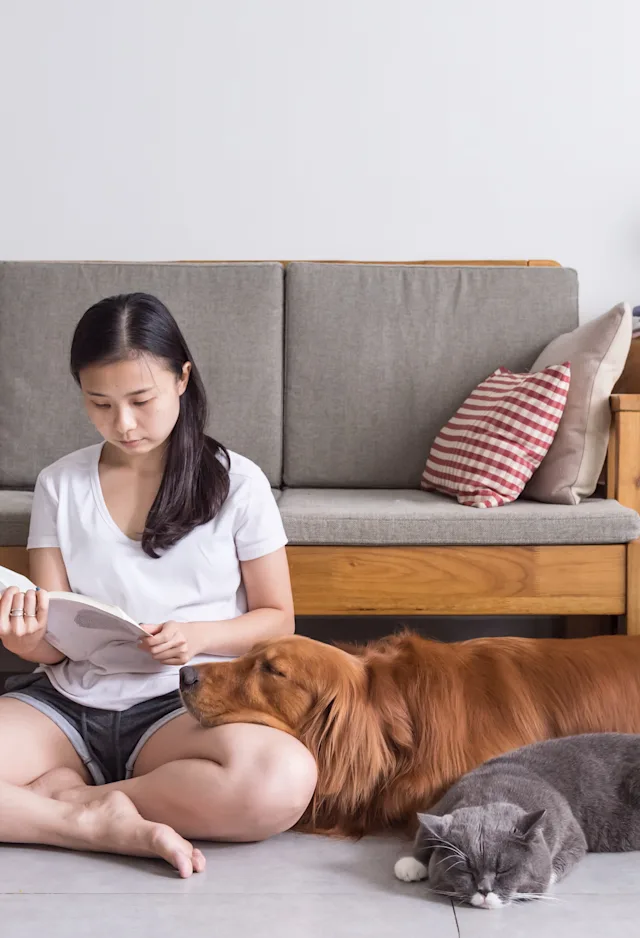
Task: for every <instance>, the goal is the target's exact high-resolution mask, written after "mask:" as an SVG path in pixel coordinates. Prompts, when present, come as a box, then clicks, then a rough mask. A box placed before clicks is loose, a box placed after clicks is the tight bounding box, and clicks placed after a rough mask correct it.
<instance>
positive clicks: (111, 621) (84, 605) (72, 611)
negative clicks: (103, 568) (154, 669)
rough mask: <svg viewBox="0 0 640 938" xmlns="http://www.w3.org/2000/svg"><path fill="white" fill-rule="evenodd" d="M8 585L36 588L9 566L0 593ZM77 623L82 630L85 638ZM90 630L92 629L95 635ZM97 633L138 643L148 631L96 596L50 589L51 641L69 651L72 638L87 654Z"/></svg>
mask: <svg viewBox="0 0 640 938" xmlns="http://www.w3.org/2000/svg"><path fill="white" fill-rule="evenodd" d="M9 586H17V587H18V589H20V590H22V592H23V593H24V592H26V591H27V590H33V589H35V588H36V586H35V584H34V583H32V582H31V580H29V579H28V577H26V576H22V574H20V573H15V572H14V571H13V570H8V569H7V568H6V567H0V592H2V591H3V590H6V589H7V588H8V587H9ZM21 602H22V600H21ZM74 625H76V626H79V627H80V629H82V630H83V633H84V634H83V638H84V641H83V640H82V638H81V637H80V634H79V633H78V630H76V629H75V628H74ZM71 632H73V633H75V636H73V638H72V636H71V635H70V633H71ZM91 632H93V637H92V636H91ZM98 632H99V633H101V636H102V638H104V637H105V633H108V635H109V636H110V637H111V639H112V640H113V639H115V640H119V641H125V642H126V641H129V642H137V641H138V640H139V639H140V638H144V637H146V636H147V635H148V634H149V633H148V632H145V630H144V629H142V628H140V626H139V625H138V623H137V622H134V621H133V619H132V618H131V617H130V616H128V615H127V614H126V612H123V611H122V609H119V608H118V606H108V605H106V604H105V603H101V602H99V600H97V599H91V598H90V597H88V596H81V595H80V594H79V593H67V592H64V591H60V590H51V592H50V593H49V615H48V617H47V632H46V638H47V641H48V642H50V643H51V644H52V645H54V646H55V647H56V648H59V649H60V650H61V651H63V652H65V654H66V653H67V652H66V648H67V646H68V644H69V639H71V640H72V644H73V645H74V650H77V651H78V652H79V651H80V649H79V648H75V646H77V645H78V644H80V645H82V646H83V649H82V654H80V655H79V657H84V656H85V655H86V654H89V649H90V648H92V647H93V645H94V643H95V639H96V638H98V636H97V634H96V633H98ZM74 657H76V655H74Z"/></svg>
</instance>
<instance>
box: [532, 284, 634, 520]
mask: <svg viewBox="0 0 640 938" xmlns="http://www.w3.org/2000/svg"><path fill="white" fill-rule="evenodd" d="M631 326H632V317H631V308H630V307H629V305H628V304H627V303H619V304H618V305H617V306H614V307H613V309H611V310H609V312H608V313H605V314H604V316H600V317H599V318H598V319H593V320H591V322H587V323H585V324H584V326H579V327H578V328H577V329H574V331H573V332H567V333H566V334H565V335H561V336H558V338H557V339H554V340H553V342H550V343H549V345H547V347H546V349H545V350H544V351H543V352H542V353H541V354H540V355H539V356H538V357H537V358H536V360H535V362H534V363H533V365H532V366H531V371H532V372H534V371H542V369H543V368H546V367H547V366H548V365H553V364H556V365H557V364H560V363H561V362H565V361H568V362H570V363H571V385H570V387H569V395H568V397H567V406H566V407H565V409H564V413H563V415H562V419H561V421H560V426H559V427H558V432H557V434H556V436H555V439H554V441H553V443H552V444H551V447H550V449H549V452H548V453H547V455H546V456H545V458H544V459H543V460H542V463H541V464H540V468H539V469H538V470H537V471H536V472H535V473H534V474H533V476H532V477H531V480H530V481H529V482H528V484H527V485H526V487H525V490H524V493H523V494H524V497H525V498H533V499H536V500H537V501H539V502H556V503H558V504H561V505H577V504H578V503H579V502H580V501H581V500H582V499H583V498H588V496H589V495H593V492H594V491H595V488H596V485H597V483H598V477H599V476H600V472H601V470H602V466H603V465H604V460H605V456H606V454H607V444H608V442H609V425H610V422H611V412H610V407H609V396H610V394H611V391H612V390H613V386H614V384H615V383H616V381H617V380H618V378H619V377H620V375H621V374H622V370H623V368H624V365H625V362H626V360H627V355H628V354H629V347H630V345H631Z"/></svg>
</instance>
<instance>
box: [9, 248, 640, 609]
mask: <svg viewBox="0 0 640 938" xmlns="http://www.w3.org/2000/svg"><path fill="white" fill-rule="evenodd" d="M134 290H144V291H147V292H150V293H154V294H156V295H158V296H159V297H160V298H161V299H162V300H163V301H164V302H165V303H166V304H167V305H168V307H169V308H170V309H171V310H172V312H173V313H174V315H175V316H176V318H177V320H178V322H179V324H180V326H181V327H182V329H183V332H184V333H185V336H186V339H187V342H188V344H189V346H190V347H191V350H192V352H193V355H194V357H195V359H196V362H197V364H198V366H199V368H200V369H201V371H202V375H203V378H204V380H205V382H206V385H207V389H208V393H209V399H210V411H211V413H210V421H209V427H210V431H211V432H212V434H213V435H215V436H216V437H217V438H218V439H220V440H222V441H223V442H224V443H225V444H226V445H227V446H228V447H229V448H231V449H233V450H237V451H239V452H241V453H243V454H244V455H246V456H248V457H250V458H251V459H253V460H255V461H256V462H257V463H258V464H259V465H260V466H261V467H262V469H263V470H264V471H265V473H266V474H267V476H268V478H269V479H270V481H271V484H272V486H273V488H274V490H276V493H277V498H278V504H279V507H280V510H281V513H282V517H283V519H284V524H285V527H286V530H287V533H288V535H289V538H290V544H291V548H290V552H289V555H290V563H291V569H292V577H293V583H294V592H295V595H296V603H297V605H298V611H299V612H305V613H313V614H318V615H322V614H347V613H364V612H366V613H369V614H370V613H372V612H385V613H391V614H401V615H404V614H409V615H410V614H416V613H421V614H429V613H430V612H437V613H438V614H441V613H442V612H445V613H447V612H449V613H456V614H460V613H473V612H477V613H494V612H495V613H506V612H514V613H526V612H531V613H534V612H543V613H550V612H556V613H558V614H572V613H575V614H579V613H587V612H594V613H603V614H604V613H611V614H622V613H625V612H627V611H628V609H627V606H628V596H627V594H628V589H627V572H626V571H627V566H628V563H629V562H630V561H629V556H630V554H629V551H628V548H627V545H629V544H630V543H632V542H634V541H635V540H636V539H638V538H640V517H639V516H638V514H637V512H636V511H635V510H634V509H635V505H633V504H632V505H624V504H621V503H620V500H616V499H615V498H594V499H589V500H588V501H586V502H584V503H583V504H581V505H578V506H564V505H547V504H539V503H536V502H531V501H523V500H521V501H518V502H516V503H514V504H512V505H509V506H506V507H503V508H499V509H493V510H482V511H479V510H474V509H470V508H466V507H461V506H459V505H458V504H457V503H456V502H455V501H453V500H452V499H449V498H446V497H445V496H441V495H437V494H427V493H425V492H422V491H420V489H419V484H420V475H421V472H422V469H423V467H424V463H425V459H426V456H427V453H428V451H429V448H430V445H431V442H432V440H433V438H434V436H435V434H436V433H437V431H438V430H439V428H440V427H441V426H442V424H444V423H445V422H446V421H447V419H448V418H449V417H450V416H451V414H452V413H453V412H454V411H455V410H456V408H457V407H458V406H459V405H460V403H461V402H462V401H463V399H464V398H465V397H466V395H467V394H468V393H469V392H470V391H471V390H472V388H473V387H474V386H475V385H476V384H477V383H478V382H479V381H480V380H482V379H483V378H485V377H486V376H487V375H488V374H489V373H490V372H491V371H492V370H493V369H495V368H496V367H497V366H499V365H505V366H507V367H509V368H511V369H513V370H521V371H522V370H527V369H528V368H529V366H530V365H531V363H532V362H533V361H534V359H535V358H536V356H537V355H538V353H539V352H540V351H541V349H542V348H543V347H544V346H545V345H546V344H547V343H548V342H549V341H550V340H551V339H552V338H554V337H555V336H556V335H558V334H559V333H561V332H566V331H568V330H570V329H572V328H574V327H575V326H576V325H577V324H578V283H577V276H576V273H575V272H574V271H573V270H570V269H566V268H562V267H558V266H527V265H525V266H486V267H478V266H428V265H427V266H425V265H419V264H418V265H411V264H407V265H402V264H357V263H354V264H338V263H335V264H334V263H302V262H300V263H297V262H296V263H294V262H291V263H289V264H287V265H284V264H280V263H154V264H149V263H139V264H133V263H4V264H0V336H1V341H2V361H3V364H2V370H1V371H0V441H1V442H0V563H4V564H5V565H11V564H13V565H14V566H16V565H18V566H20V565H22V568H23V569H24V551H23V549H24V544H25V543H26V536H27V529H28V519H29V511H30V503H31V491H32V488H33V484H34V482H35V478H36V475H37V473H38V472H39V470H40V469H41V468H42V467H43V466H45V465H47V464H48V463H51V462H52V461H54V460H55V459H57V458H58V457H60V456H62V455H63V454H64V453H67V452H69V451H71V450H73V449H76V448H79V447H82V446H85V445H88V444H90V443H92V442H95V441H96V440H97V437H96V435H95V431H93V428H92V427H91V425H90V424H89V421H88V420H87V418H86V416H85V414H84V410H83V407H82V403H81V399H80V394H79V392H78V390H77V388H76V387H75V385H74V383H73V381H72V379H71V377H70V375H69V372H68V350H69V344H70V340H71V335H72V331H73V328H74V326H75V323H76V322H77V320H78V319H79V318H80V316H81V314H82V313H83V311H84V310H85V309H86V308H87V307H88V306H89V305H91V304H92V303H93V302H95V301H96V300H97V299H99V298H100V297H103V296H106V295H109V294H113V293H123V292H129V291H134ZM609 494H612V493H611V492H610V493H609ZM546 548H549V549H552V548H553V549H555V551H556V552H555V554H554V553H553V552H552V551H551V552H550V550H545V549H546ZM589 548H591V550H589ZM560 569H562V571H563V572H562V575H561V576H560V575H559V570H560ZM579 571H581V572H580V575H579V576H578V573H579ZM596 571H600V572H599V573H597V574H596ZM560 581H562V582H560ZM554 584H555V585H554ZM579 584H582V585H579ZM385 597H386V598H385ZM434 597H435V599H434ZM438 597H439V598H438Z"/></svg>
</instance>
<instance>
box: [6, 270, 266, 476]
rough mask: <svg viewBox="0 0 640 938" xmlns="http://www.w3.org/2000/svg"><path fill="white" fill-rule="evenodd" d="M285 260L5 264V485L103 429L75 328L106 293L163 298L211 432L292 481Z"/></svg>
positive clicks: (95, 437)
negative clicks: (286, 406) (197, 378)
mask: <svg viewBox="0 0 640 938" xmlns="http://www.w3.org/2000/svg"><path fill="white" fill-rule="evenodd" d="M283 289H284V288H283V268H282V266H281V265H280V264H276V263H246V264H245V263H239V264H211V263H209V264H208V263H203V264H200V263H197V264H188V263H158V264H131V263H25V262H16V263H2V264H0V343H1V355H2V364H1V367H0V440H1V441H2V442H1V445H0V486H3V487H13V488H20V487H29V486H32V485H33V483H34V481H35V478H36V476H37V474H38V472H39V471H40V469H42V468H43V467H44V466H46V465H48V464H49V463H51V462H54V461H55V460H56V459H58V458H59V457H60V456H63V455H64V454H65V453H68V452H71V451H72V450H75V449H78V448H80V447H83V446H88V445H89V444H91V443H94V442H97V441H98V440H99V439H100V438H99V437H98V435H97V433H96V432H95V431H94V429H93V427H92V425H91V424H90V422H89V419H88V417H87V416H86V414H85V411H84V406H83V403H82V398H81V393H80V390H79V389H78V388H77V386H76V384H75V382H74V381H73V379H72V377H71V375H70V373H69V349H70V345H71V337H72V335H73V330H74V328H75V326H76V324H77V322H78V320H79V319H80V317H81V316H82V314H83V312H84V311H85V310H86V309H87V308H88V307H89V306H91V304H92V303H95V302H96V301H97V300H99V299H101V298H102V297H105V296H110V295H112V294H115V293H130V292H134V291H144V292H147V293H152V294H154V295H155V296H158V297H159V298H160V299H161V300H162V301H163V303H165V304H166V305H167V306H168V308H169V309H170V310H171V312H172V313H173V315H174V317H175V318H176V320H177V322H178V325H179V326H180V328H181V329H182V332H183V334H184V336H185V339H186V341H187V344H188V346H189V348H190V349H191V352H192V354H193V357H194V359H195V362H196V365H197V366H198V368H199V370H200V372H201V374H202V378H203V381H204V383H205V386H206V389H207V393H208V398H209V410H210V415H209V424H208V432H209V433H210V434H211V435H212V436H214V437H215V438H216V439H218V440H219V441H220V442H222V443H224V444H225V445H226V446H228V447H229V448H230V449H233V450H236V451H238V452H240V453H242V454H243V455H244V456H248V457H249V458H250V459H253V460H254V461H255V462H257V463H258V465H259V466H260V467H261V468H262V469H263V470H264V472H265V473H266V474H267V476H268V478H269V480H270V482H271V484H272V485H280V484H281V481H282V478H281V472H282V380H283V375H282V371H283V351H282V344H283Z"/></svg>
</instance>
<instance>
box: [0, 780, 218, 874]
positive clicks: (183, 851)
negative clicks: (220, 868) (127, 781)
mask: <svg viewBox="0 0 640 938" xmlns="http://www.w3.org/2000/svg"><path fill="white" fill-rule="evenodd" d="M78 778H79V780H80V782H81V783H82V779H81V778H80V776H78ZM88 790H89V791H92V789H90V788H89V789H88ZM94 798H95V791H94ZM0 841H2V842H3V843H14V844H48V845H49V846H52V847H66V848H68V849H71V850H92V851H97V852H100V853H121V854H126V855H128V856H142V857H162V858H163V859H165V860H166V861H167V862H168V863H170V864H171V865H172V866H174V867H175V868H176V869H177V870H178V871H179V873H180V875H181V876H183V877H186V876H190V875H191V873H193V872H194V871H195V872H200V870H202V869H204V857H203V856H202V854H201V853H200V851H199V850H195V849H194V848H193V847H192V845H191V844H190V843H188V842H187V841H186V840H183V838H182V837H180V835H179V834H176V832H175V831H174V830H171V828H170V827H167V826H165V825H164V824H155V823H153V822H151V821H145V820H144V818H142V817H141V816H140V814H139V813H138V811H137V810H136V808H135V805H134V804H133V803H132V802H131V801H130V799H129V798H127V796H126V795H124V794H123V793H122V792H113V793H111V794H110V795H109V796H108V797H105V798H103V799H101V800H99V801H91V802H89V803H88V804H86V805H76V804H68V803H66V802H64V801H54V800H53V799H52V798H44V797H42V795H39V794H36V792H34V791H32V790H30V789H29V788H20V787H19V786H17V785H11V784H9V783H8V782H1V781H0Z"/></svg>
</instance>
